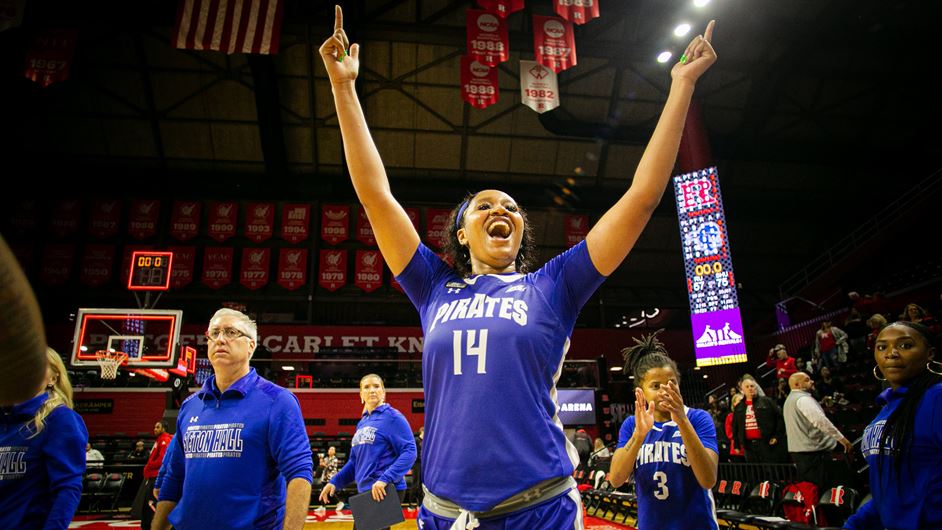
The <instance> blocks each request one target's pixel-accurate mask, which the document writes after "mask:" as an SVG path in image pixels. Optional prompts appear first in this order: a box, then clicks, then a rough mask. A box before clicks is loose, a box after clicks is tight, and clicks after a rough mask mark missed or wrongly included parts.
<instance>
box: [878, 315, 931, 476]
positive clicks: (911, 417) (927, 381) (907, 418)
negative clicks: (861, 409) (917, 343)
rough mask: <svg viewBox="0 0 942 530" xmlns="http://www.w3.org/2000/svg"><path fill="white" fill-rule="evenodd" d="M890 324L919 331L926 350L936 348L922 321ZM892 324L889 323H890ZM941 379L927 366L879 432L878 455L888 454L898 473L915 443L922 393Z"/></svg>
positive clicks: (911, 381) (913, 381) (911, 382)
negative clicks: (918, 322)
mask: <svg viewBox="0 0 942 530" xmlns="http://www.w3.org/2000/svg"><path fill="white" fill-rule="evenodd" d="M890 326H904V327H907V328H909V329H912V330H914V331H916V332H917V333H919V335H920V336H921V337H922V339H923V340H924V341H926V347H927V349H933V348H934V346H933V337H932V333H931V332H930V331H929V328H927V327H926V326H923V325H922V324H917V323H915V322H909V321H905V320H900V321H898V322H894V323H892V324H890ZM887 327H889V326H887ZM940 381H942V376H940V375H938V374H934V373H932V372H930V371H929V370H928V369H927V370H925V371H924V372H923V373H921V374H919V375H917V376H916V377H914V378H913V379H912V380H910V381H909V384H908V385H906V386H907V390H906V393H905V394H903V398H902V400H900V404H899V406H898V407H896V410H894V411H893V413H892V414H890V417H889V418H887V419H886V424H884V425H883V432H882V433H881V434H880V452H879V453H878V454H880V455H883V454H889V455H890V456H891V457H892V458H893V460H894V463H895V464H896V471H897V472H899V471H900V469H901V466H902V462H903V458H899V457H900V456H902V455H905V454H907V453H909V450H910V449H911V448H912V444H913V436H912V433H913V430H914V429H915V427H916V411H917V410H918V409H919V404H920V402H921V401H922V396H923V395H925V393H926V391H927V390H929V388H930V387H932V386H933V385H935V384H937V383H939V382H940Z"/></svg>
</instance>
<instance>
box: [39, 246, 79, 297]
mask: <svg viewBox="0 0 942 530" xmlns="http://www.w3.org/2000/svg"><path fill="white" fill-rule="evenodd" d="M74 261H75V244H73V243H65V244H61V245H46V248H45V249H44V250H43V261H42V264H41V265H40V269H39V279H40V280H42V283H43V284H44V285H46V286H48V287H55V286H58V285H63V284H65V283H68V281H69V277H70V276H72V263H73V262H74Z"/></svg>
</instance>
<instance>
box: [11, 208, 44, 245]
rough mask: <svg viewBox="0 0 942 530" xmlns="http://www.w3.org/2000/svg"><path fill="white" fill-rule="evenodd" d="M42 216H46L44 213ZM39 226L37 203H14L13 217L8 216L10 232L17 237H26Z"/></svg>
mask: <svg viewBox="0 0 942 530" xmlns="http://www.w3.org/2000/svg"><path fill="white" fill-rule="evenodd" d="M43 215H46V214H45V212H44V213H43ZM37 226H39V203H38V202H37V201H36V200H28V199H27V200H22V201H17V202H14V204H13V215H11V216H10V224H9V228H10V231H11V232H12V233H14V234H16V235H18V236H28V235H32V234H34V233H35V232H36V227H37Z"/></svg>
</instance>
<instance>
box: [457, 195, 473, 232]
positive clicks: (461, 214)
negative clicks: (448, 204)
mask: <svg viewBox="0 0 942 530" xmlns="http://www.w3.org/2000/svg"><path fill="white" fill-rule="evenodd" d="M472 198H473V197H472ZM470 203H471V199H468V200H466V201H464V202H463V203H461V206H459V207H458V215H456V216H455V230H458V229H460V228H461V219H462V218H463V217H464V211H465V210H467V209H468V204H470Z"/></svg>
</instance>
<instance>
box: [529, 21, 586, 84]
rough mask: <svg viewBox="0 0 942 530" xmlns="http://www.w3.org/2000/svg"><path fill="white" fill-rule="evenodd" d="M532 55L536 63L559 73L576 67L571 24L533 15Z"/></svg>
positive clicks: (574, 41)
mask: <svg viewBox="0 0 942 530" xmlns="http://www.w3.org/2000/svg"><path fill="white" fill-rule="evenodd" d="M533 53H534V54H535V55H536V62H538V63H540V64H542V65H543V66H547V67H549V68H550V69H552V70H553V71H554V72H556V73H559V72H562V71H563V70H566V69H567V68H571V67H573V66H575V65H576V39H575V37H574V35H573V31H572V22H569V21H568V20H563V19H561V18H558V17H544V16H540V15H533Z"/></svg>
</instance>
